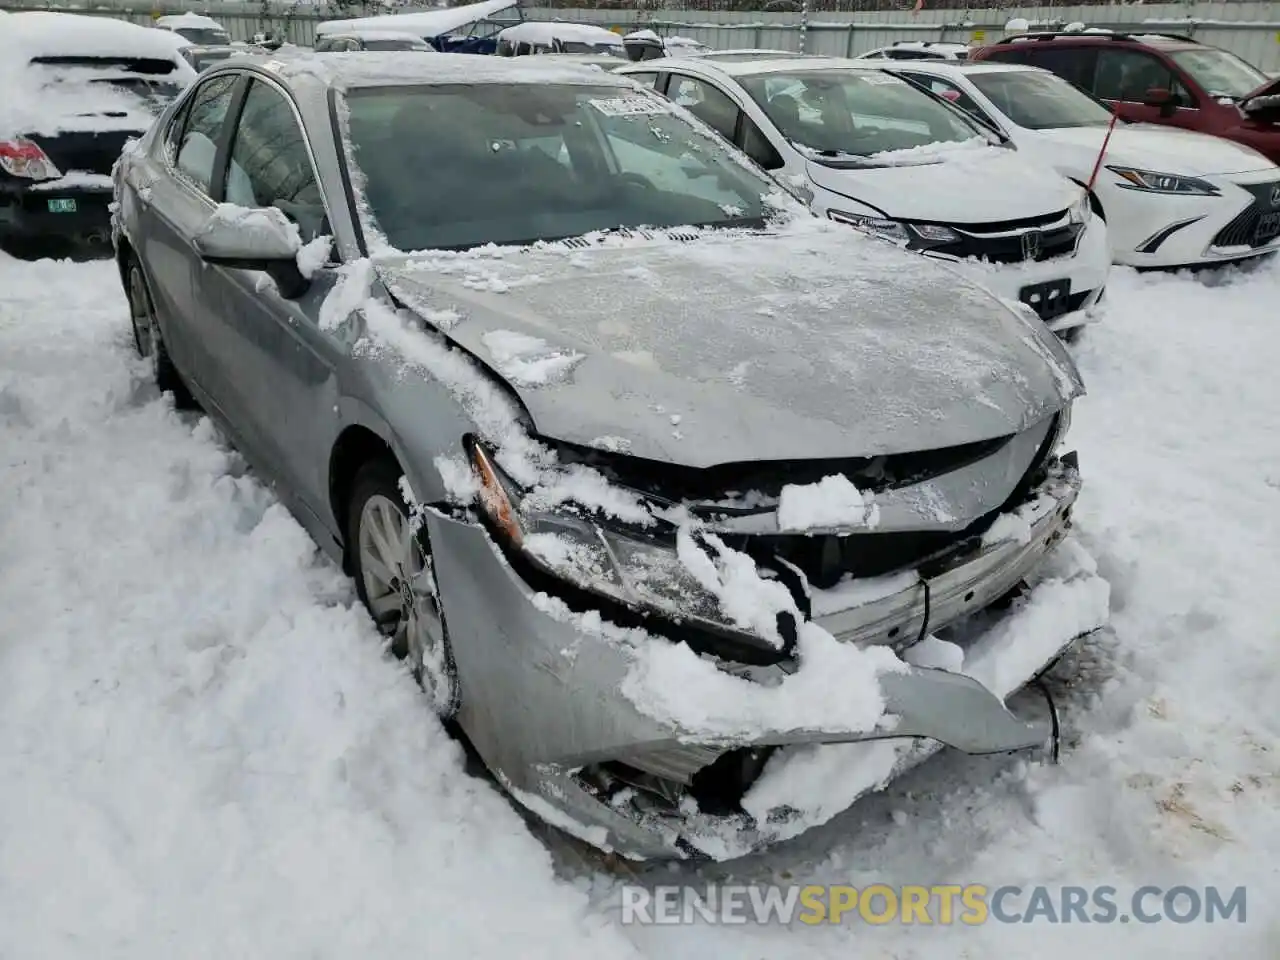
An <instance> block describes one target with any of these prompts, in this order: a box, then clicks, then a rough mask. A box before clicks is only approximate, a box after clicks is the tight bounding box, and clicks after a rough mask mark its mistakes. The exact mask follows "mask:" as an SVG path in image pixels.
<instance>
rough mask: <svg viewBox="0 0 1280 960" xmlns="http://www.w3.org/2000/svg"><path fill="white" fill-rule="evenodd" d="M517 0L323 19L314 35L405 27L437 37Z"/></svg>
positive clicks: (513, 6) (507, 7)
mask: <svg viewBox="0 0 1280 960" xmlns="http://www.w3.org/2000/svg"><path fill="white" fill-rule="evenodd" d="M517 4H518V0H485V2H483V3H471V4H468V5H467V6H465V7H449V8H447V9H443V10H423V11H421V12H419V13H393V14H389V15H387V16H385V17H356V18H355V19H352V20H327V21H325V22H324V23H321V24H319V25H318V26H317V27H316V36H324V35H326V34H330V33H344V32H346V31H348V30H351V29H357V30H360V29H364V28H365V27H369V28H371V29H374V30H380V29H393V30H402V31H403V30H407V31H410V32H412V33H414V34H416V35H417V36H419V37H439V36H442V35H444V34H446V33H449V32H450V31H452V30H457V29H458V28H460V27H465V26H466V25H467V24H469V23H474V22H475V21H477V20H484V19H485V18H487V17H491V16H493V15H494V14H495V13H500V12H502V11H503V10H513V11H514V10H516V9H517Z"/></svg>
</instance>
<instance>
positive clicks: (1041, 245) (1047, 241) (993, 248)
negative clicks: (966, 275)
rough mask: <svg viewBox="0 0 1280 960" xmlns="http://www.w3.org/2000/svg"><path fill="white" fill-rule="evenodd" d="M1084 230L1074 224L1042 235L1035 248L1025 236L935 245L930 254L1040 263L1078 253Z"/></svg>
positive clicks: (977, 238) (974, 238) (967, 239)
mask: <svg viewBox="0 0 1280 960" xmlns="http://www.w3.org/2000/svg"><path fill="white" fill-rule="evenodd" d="M1080 230H1081V227H1080V225H1079V224H1074V223H1073V224H1070V225H1069V226H1065V227H1061V228H1059V229H1057V230H1045V231H1042V232H1041V233H1040V237H1039V240H1038V242H1037V243H1035V244H1034V246H1030V245H1024V239H1025V234H1018V235H1016V236H1012V237H984V236H964V237H962V238H961V239H960V240H957V241H954V242H952V243H944V244H931V245H930V246H929V247H928V250H929V252H933V253H945V254H949V255H950V256H953V257H959V258H961V259H966V258H968V257H974V258H977V259H979V260H988V261H990V262H991V263H1024V262H1026V261H1028V260H1030V261H1032V262H1035V263H1039V262H1041V261H1043V260H1051V259H1053V258H1054V257H1063V256H1066V255H1067V254H1069V253H1071V252H1072V251H1073V250H1075V248H1076V240H1077V238H1078V237H1079V235H1080Z"/></svg>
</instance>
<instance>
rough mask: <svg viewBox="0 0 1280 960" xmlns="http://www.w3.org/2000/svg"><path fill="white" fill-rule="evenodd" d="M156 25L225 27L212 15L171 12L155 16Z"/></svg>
mask: <svg viewBox="0 0 1280 960" xmlns="http://www.w3.org/2000/svg"><path fill="white" fill-rule="evenodd" d="M156 26H157V27H201V28H203V29H205V30H225V29H226V28H225V27H224V26H223V25H222V24H220V23H219V22H218V21H217V20H214V19H213V18H212V17H205V16H202V15H200V14H198V13H171V14H168V15H167V16H163V17H157V18H156Z"/></svg>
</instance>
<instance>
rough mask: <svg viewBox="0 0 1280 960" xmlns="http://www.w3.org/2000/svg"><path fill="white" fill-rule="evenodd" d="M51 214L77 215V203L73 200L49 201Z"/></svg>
mask: <svg viewBox="0 0 1280 960" xmlns="http://www.w3.org/2000/svg"><path fill="white" fill-rule="evenodd" d="M49 212H50V213H75V212H76V202H75V200H72V199H69V198H67V199H58V200H50V201H49Z"/></svg>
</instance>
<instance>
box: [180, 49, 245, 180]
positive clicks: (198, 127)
mask: <svg viewBox="0 0 1280 960" xmlns="http://www.w3.org/2000/svg"><path fill="white" fill-rule="evenodd" d="M238 79H239V76H238V75H237V74H224V75H223V76H220V77H214V78H213V79H211V80H206V81H205V82H204V83H202V84H201V85H200V87H199V88H198V89H197V90H196V92H195V93H194V94H193V95H192V97H191V106H190V107H189V108H187V111H186V114H185V120H184V123H183V125H182V134H181V137H180V139H179V140H178V149H177V157H176V166H177V168H178V171H179V172H180V173H181V174H182V175H183V176H184V177H185V178H186V179H187V180H188V181H190V182H191V184H192V185H194V186H195V187H197V188H199V190H200V192H201V193H205V194H208V193H209V192H210V189H209V188H210V184H211V183H212V182H213V164H214V160H215V159H216V158H217V154H218V138H219V137H220V136H221V134H222V124H223V122H224V121H225V120H226V118H227V108H228V107H230V106H231V93H232V91H233V90H234V89H235V85H236V81H237V80H238Z"/></svg>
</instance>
